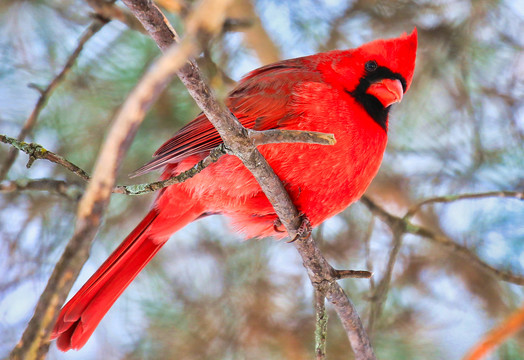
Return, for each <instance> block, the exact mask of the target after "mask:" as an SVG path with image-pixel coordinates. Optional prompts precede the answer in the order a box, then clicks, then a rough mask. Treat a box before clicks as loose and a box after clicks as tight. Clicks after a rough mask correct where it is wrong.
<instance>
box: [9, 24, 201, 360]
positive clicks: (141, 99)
mask: <svg viewBox="0 0 524 360" xmlns="http://www.w3.org/2000/svg"><path fill="white" fill-rule="evenodd" d="M194 26H196V29H198V24H194ZM192 48H193V47H192V46H191V44H190V43H188V42H187V41H186V42H182V43H181V44H180V46H175V47H173V48H171V49H170V50H169V51H167V54H166V56H162V57H160V58H159V59H158V60H157V61H156V62H155V63H154V64H153V65H152V67H151V68H150V69H149V70H148V71H147V73H146V74H145V75H144V76H143V77H142V79H141V80H140V82H139V83H138V84H137V86H136V87H135V88H134V89H133V91H132V92H131V93H130V95H129V96H128V98H127V99H126V101H125V102H124V104H123V106H122V108H121V109H120V111H119V112H118V114H117V115H116V118H115V120H114V121H113V125H112V126H111V129H110V130H109V134H108V136H107V139H106V140H105V142H104V144H103V146H102V149H101V151H100V154H99V156H98V159H97V161H96V164H95V169H94V173H93V178H92V179H91V181H90V182H89V185H88V187H87V190H86V193H85V194H84V196H83V197H82V199H81V201H80V203H79V205H78V209H77V221H76V224H75V230H74V234H73V237H72V238H71V240H70V241H69V242H68V244H67V246H66V248H65V250H64V253H63V254H62V257H61V258H60V260H59V261H58V263H57V264H56V266H55V268H54V270H53V273H52V274H51V277H50V279H49V281H48V283H47V286H46V288H45V290H44V292H43V293H42V295H41V296H40V299H39V301H38V303H37V306H36V309H35V313H34V315H33V317H32V318H31V320H30V322H29V324H28V326H27V328H26V329H25V331H24V334H23V335H22V338H21V340H20V341H19V343H18V344H17V345H16V346H15V348H14V349H13V351H12V352H11V354H10V358H11V359H31V360H32V359H40V358H43V357H45V354H46V353H47V351H48V349H49V336H50V334H51V329H52V327H53V325H54V322H55V321H56V317H57V315H58V311H59V309H60V307H61V306H62V304H63V303H64V301H65V299H66V297H67V294H68V293H69V290H70V289H71V287H72V285H73V283H74V281H75V279H76V278H77V276H78V274H79V272H80V270H81V268H82V267H83V265H84V263H85V262H86V260H87V258H88V256H89V249H90V247H91V243H92V241H93V239H94V236H95V234H96V232H97V230H98V227H99V226H100V223H101V220H102V216H103V215H104V212H105V210H106V208H107V205H108V203H109V198H110V195H111V191H112V188H113V186H114V183H115V178H116V174H117V171H118V169H119V167H120V164H121V162H122V159H123V156H124V155H125V153H126V152H127V150H128V148H129V146H130V145H131V141H132V139H133V137H134V135H135V134H136V131H137V130H138V126H139V124H140V123H141V121H142V120H143V118H144V116H145V113H146V111H147V110H148V109H149V107H150V106H151V104H152V103H153V101H154V100H155V99H156V97H157V96H158V94H159V93H160V92H161V91H162V90H163V89H164V88H165V86H166V84H167V82H168V81H169V79H170V78H171V76H172V75H174V72H175V71H176V70H177V69H178V68H179V67H180V66H183V65H184V63H185V62H186V59H187V57H188V56H189V55H190V54H191V51H190V49H192Z"/></svg>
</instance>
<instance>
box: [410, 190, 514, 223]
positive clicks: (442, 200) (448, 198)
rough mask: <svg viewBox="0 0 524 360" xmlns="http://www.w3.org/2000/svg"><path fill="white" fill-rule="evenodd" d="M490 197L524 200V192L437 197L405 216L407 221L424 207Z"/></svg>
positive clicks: (420, 203)
mask: <svg viewBox="0 0 524 360" xmlns="http://www.w3.org/2000/svg"><path fill="white" fill-rule="evenodd" d="M490 197H500V198H513V199H518V200H524V192H522V191H488V192H483V193H471V194H459V195H446V196H437V197H434V198H430V199H426V200H423V201H421V202H419V203H418V204H416V205H415V206H413V207H412V208H411V209H409V211H408V212H407V213H406V215H404V218H405V219H410V218H412V217H413V215H415V213H417V212H418V211H419V210H420V208H421V207H422V206H424V205H428V204H434V203H450V202H454V201H458V200H465V199H483V198H490Z"/></svg>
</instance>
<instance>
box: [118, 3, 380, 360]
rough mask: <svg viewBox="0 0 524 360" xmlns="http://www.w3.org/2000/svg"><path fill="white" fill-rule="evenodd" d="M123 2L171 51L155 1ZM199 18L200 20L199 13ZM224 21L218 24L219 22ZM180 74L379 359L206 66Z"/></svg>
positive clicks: (349, 324) (314, 277)
mask: <svg viewBox="0 0 524 360" xmlns="http://www.w3.org/2000/svg"><path fill="white" fill-rule="evenodd" d="M123 1H124V3H125V4H126V5H127V6H128V7H129V8H130V10H131V11H132V12H133V13H134V14H135V16H136V17H137V18H138V19H139V20H140V21H141V22H142V25H144V28H145V29H146V30H147V31H148V32H149V34H150V36H151V37H152V38H153V39H154V40H155V42H156V43H157V45H158V46H159V47H160V49H162V50H166V48H167V47H168V46H169V45H170V44H171V43H172V42H173V41H175V39H177V36H176V34H175V33H174V31H173V29H172V27H171V26H170V25H169V24H168V23H167V20H166V19H165V17H164V16H163V14H162V13H161V12H160V10H159V9H158V8H157V7H156V6H155V5H154V4H152V3H151V2H148V1H145V0H135V1H133V0H123ZM221 4H222V6H224V7H225V4H226V2H225V1H224V2H222V3H221ZM204 5H206V8H209V7H208V5H207V1H203V2H201V3H200V6H204ZM212 13H213V11H209V10H208V11H207V12H206V14H207V16H209V14H212ZM191 18H192V17H191V16H190V17H189V19H188V31H192V30H194V29H195V27H194V26H193V25H191ZM193 18H194V19H196V18H198V16H195V17H193ZM209 24H210V25H209V27H203V28H202V31H201V32H200V33H199V34H198V36H197V37H196V38H201V37H206V36H208V35H209V33H210V31H209V29H210V28H211V29H212V28H213V26H217V22H216V21H214V22H211V23H209ZM220 25H221V24H218V26H220ZM206 30H207V31H206ZM177 75H178V76H179V78H180V79H181V80H182V82H183V83H184V85H186V87H187V89H188V91H189V93H190V94H191V96H192V97H193V98H194V99H195V101H196V102H197V104H198V106H199V107H200V108H201V109H202V110H203V112H204V113H205V115H206V116H207V118H208V119H209V121H210V122H211V123H212V124H213V125H214V126H215V128H216V129H217V131H218V133H219V134H220V136H221V137H222V139H223V140H224V144H225V145H226V147H227V148H228V149H230V150H231V153H232V154H234V155H236V156H237V157H238V158H239V159H240V160H241V161H242V163H243V164H244V165H245V166H246V168H247V169H248V170H249V171H251V173H252V174H253V176H254V177H255V179H257V181H258V183H259V185H260V186H261V188H262V190H263V191H264V193H265V194H266V196H267V198H268V199H269V201H270V202H271V204H272V205H273V208H274V210H275V212H276V213H277V215H278V216H279V218H280V221H281V222H282V224H283V225H284V226H285V228H286V230H287V231H288V233H289V235H290V237H291V238H292V239H295V238H299V239H298V240H297V241H295V242H294V244H295V246H296V248H297V250H298V251H299V253H300V255H301V257H302V260H303V263H304V266H305V267H306V268H307V270H308V275H309V277H310V280H311V282H312V284H313V286H314V287H315V288H317V289H318V290H320V291H321V292H322V293H323V294H325V296H326V298H327V299H328V300H329V301H330V302H331V303H332V304H333V305H334V307H335V310H336V311H337V313H338V314H339V317H340V318H341V319H342V323H343V325H344V328H345V329H346V332H347V334H348V338H349V340H350V343H351V345H352V347H353V350H354V352H355V358H356V359H375V356H374V354H373V350H372V348H371V344H370V342H369V339H368V337H367V335H366V333H365V331H364V328H363V326H362V322H361V321H360V318H359V316H358V314H357V312H356V310H355V308H354V306H353V304H352V303H351V301H350V300H349V298H348V297H347V295H346V294H345V293H344V291H343V290H342V288H341V287H340V286H339V285H338V284H337V283H336V278H335V277H334V276H333V275H332V271H333V269H332V267H331V266H330V265H329V264H328V263H327V261H326V260H325V258H324V257H323V256H322V254H321V253H320V251H319V250H318V247H317V246H316V244H315V243H314V241H313V239H312V238H311V236H310V235H309V234H308V235H307V236H301V232H300V231H299V229H300V227H301V225H302V222H303V219H302V217H301V216H300V214H299V213H298V211H297V209H296V208H295V206H294V205H293V202H292V201H291V199H290V197H289V195H288V194H287V192H286V190H285V188H284V186H283V185H282V183H281V182H280V180H279V179H278V177H277V176H276V175H275V173H274V172H273V170H272V169H271V167H270V166H269V165H268V163H267V162H266V160H265V159H264V158H263V157H262V156H261V155H260V153H259V152H258V150H257V149H256V147H255V146H254V145H253V144H252V142H251V141H250V139H249V138H248V137H247V136H246V135H245V133H246V130H245V129H244V128H243V127H242V126H241V125H240V123H239V122H238V121H237V120H236V119H235V118H234V116H233V115H232V114H231V112H230V111H229V110H228V109H227V108H226V107H225V106H224V105H223V104H220V103H218V102H217V101H216V99H215V96H214V94H213V92H212V90H211V89H210V88H209V87H208V86H207V85H206V84H205V82H204V81H203V80H202V75H201V73H200V70H199V69H198V68H197V67H196V65H195V63H194V62H192V61H190V62H189V63H188V64H187V65H186V66H184V67H183V68H181V69H180V70H179V71H178V73H177Z"/></svg>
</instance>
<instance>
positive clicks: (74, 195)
mask: <svg viewBox="0 0 524 360" xmlns="http://www.w3.org/2000/svg"><path fill="white" fill-rule="evenodd" d="M31 190H38V191H48V192H50V193H54V194H58V195H61V196H64V197H65V198H67V199H69V200H73V201H78V200H80V198H81V197H82V194H83V193H84V188H83V187H82V186H80V185H78V184H70V183H67V182H65V181H63V180H53V179H32V180H30V179H19V180H14V181H4V182H2V183H0V192H2V193H10V192H16V191H31Z"/></svg>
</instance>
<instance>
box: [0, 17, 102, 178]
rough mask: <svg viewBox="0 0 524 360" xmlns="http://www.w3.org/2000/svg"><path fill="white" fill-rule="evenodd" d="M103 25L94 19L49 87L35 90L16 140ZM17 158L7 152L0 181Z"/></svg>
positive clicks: (24, 133) (13, 152) (31, 124)
mask: <svg viewBox="0 0 524 360" xmlns="http://www.w3.org/2000/svg"><path fill="white" fill-rule="evenodd" d="M105 24H106V21H105V20H102V19H100V18H97V19H95V20H94V21H93V22H92V23H91V25H90V26H89V27H88V28H87V30H86V31H84V34H83V35H82V36H81V37H80V40H78V45H77V46H76V49H75V50H74V51H73V53H72V54H71V55H70V56H69V58H68V59H67V61H66V63H65V65H64V67H63V68H62V70H61V71H60V72H59V73H58V75H57V76H55V78H54V79H53V80H52V81H51V82H50V83H49V85H47V87H46V88H45V89H43V90H40V89H38V88H37V89H38V90H39V91H40V97H39V98H38V101H37V102H36V105H35V107H34V109H33V111H32V112H31V115H29V117H28V118H27V120H26V121H25V123H24V126H23V127H22V130H21V131H20V133H19V134H18V137H17V140H19V141H22V140H24V139H25V138H26V137H27V135H29V134H30V133H31V131H32V130H33V128H34V127H35V125H36V122H37V120H38V116H39V115H40V112H41V111H42V109H43V108H44V106H45V105H46V104H47V101H48V100H49V97H50V96H51V94H52V93H53V91H54V90H55V89H56V88H57V86H58V85H60V84H61V83H62V81H64V79H65V77H66V75H67V74H68V73H69V72H70V71H71V69H72V67H73V65H74V63H75V61H76V59H77V58H78V56H79V55H80V53H81V52H82V49H83V48H84V45H85V44H86V43H87V41H88V40H89V39H91V38H92V37H93V35H95V34H96V33H97V32H98V31H99V30H100V29H101V28H102V27H103V26H104V25H105ZM33 87H34V85H33ZM17 156H18V151H17V150H16V149H11V151H9V154H8V155H7V157H6V159H5V160H4V163H3V165H2V167H1V168H0V181H1V180H3V179H5V177H6V176H7V173H8V172H9V169H11V166H13V163H14V162H15V160H16V157H17Z"/></svg>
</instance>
